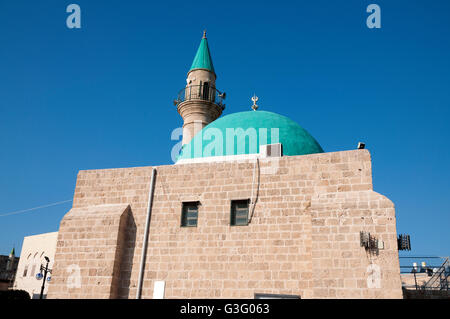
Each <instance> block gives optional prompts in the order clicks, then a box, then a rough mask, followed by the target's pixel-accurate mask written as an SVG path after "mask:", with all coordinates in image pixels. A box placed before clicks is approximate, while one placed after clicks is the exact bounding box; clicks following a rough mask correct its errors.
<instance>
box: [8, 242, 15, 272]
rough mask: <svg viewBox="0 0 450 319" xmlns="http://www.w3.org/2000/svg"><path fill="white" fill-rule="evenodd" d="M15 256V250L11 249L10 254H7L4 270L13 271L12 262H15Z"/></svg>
mask: <svg viewBox="0 0 450 319" xmlns="http://www.w3.org/2000/svg"><path fill="white" fill-rule="evenodd" d="M15 259H16V256H15V249H14V248H13V249H12V250H11V252H10V253H9V257H8V262H7V263H6V270H8V271H9V270H13V269H14V262H15Z"/></svg>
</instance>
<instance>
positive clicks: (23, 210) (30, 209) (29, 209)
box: [0, 199, 72, 217]
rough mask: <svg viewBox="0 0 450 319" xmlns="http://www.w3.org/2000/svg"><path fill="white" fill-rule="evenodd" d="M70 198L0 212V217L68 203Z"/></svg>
mask: <svg viewBox="0 0 450 319" xmlns="http://www.w3.org/2000/svg"><path fill="white" fill-rule="evenodd" d="M71 201H72V200H71V199H69V200H63V201H60V202H55V203H51V204H47V205H42V206H37V207H33V208H28V209H22V210H17V211H14V212H9V213H5V214H1V215H0V217H5V216H11V215H17V214H22V213H26V212H29V211H32V210H37V209H41V208H46V207H51V206H56V205H61V204H64V203H68V202H71Z"/></svg>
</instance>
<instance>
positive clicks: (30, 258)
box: [13, 232, 58, 298]
mask: <svg viewBox="0 0 450 319" xmlns="http://www.w3.org/2000/svg"><path fill="white" fill-rule="evenodd" d="M57 238H58V232H54V233H46V234H40V235H35V236H27V237H25V238H24V239H23V245H22V252H21V253H20V260H19V266H18V268H17V273H16V279H15V281H14V286H13V288H14V289H18V290H19V289H20V290H25V291H27V292H28V293H29V294H30V297H31V298H33V297H34V298H39V295H40V293H41V286H42V280H43V279H41V280H37V279H36V274H37V273H38V272H39V271H40V266H41V264H42V265H44V266H45V265H46V264H47V262H46V261H45V258H44V257H45V256H47V257H48V258H49V259H50V263H49V268H50V269H51V268H52V267H53V262H54V257H55V250H56V241H57ZM25 268H26V269H27V272H26V275H25V276H24V272H25ZM48 276H51V274H49V275H48ZM50 284H51V281H50V282H49V281H46V282H45V290H44V295H47V291H48V286H49V285H50Z"/></svg>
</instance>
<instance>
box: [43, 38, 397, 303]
mask: <svg viewBox="0 0 450 319" xmlns="http://www.w3.org/2000/svg"><path fill="white" fill-rule="evenodd" d="M216 77H217V76H216V71H215V69H214V67H213V62H212V58H211V53H210V50H209V47H208V40H207V38H206V34H205V33H204V35H203V38H202V39H201V42H200V46H199V48H198V51H197V53H196V55H195V58H194V61H193V64H192V66H191V68H190V70H189V72H188V74H187V80H186V86H185V88H183V89H182V90H181V91H180V93H179V94H178V96H177V97H176V99H175V101H174V105H175V107H176V109H177V111H178V113H179V114H180V116H181V117H182V118H183V122H184V124H183V140H182V145H183V146H182V148H181V151H180V152H179V155H178V157H177V161H176V163H175V164H174V165H164V166H153V167H132V168H117V169H99V170H85V171H80V172H79V173H78V176H77V182H76V187H75V193H74V197H73V207H72V209H71V210H70V211H69V212H67V214H66V215H65V216H64V218H63V219H62V221H61V223H60V229H59V232H58V237H57V244H56V253H55V261H54V265H53V272H52V280H51V285H50V286H49V291H48V295H47V298H402V288H401V280H400V266H399V259H398V248H397V233H396V220H395V208H394V204H393V203H392V202H391V201H390V200H389V199H388V198H386V197H385V196H383V195H381V194H379V193H377V192H375V191H374V190H373V186H372V162H371V156H370V153H369V152H368V150H366V149H364V148H358V149H354V150H348V151H340V152H332V153H326V152H324V150H323V149H322V147H321V146H320V144H319V143H318V142H317V141H316V140H315V139H314V137H313V136H312V135H310V134H309V133H308V132H307V131H306V130H305V129H303V128H302V127H301V126H300V125H299V124H297V123H296V122H295V121H294V120H292V119H290V118H287V117H285V116H283V115H280V114H276V113H272V112H266V111H261V110H258V105H257V100H258V99H257V97H256V96H254V97H253V106H252V108H253V110H251V111H247V112H239V113H234V114H229V115H226V116H221V115H222V112H223V110H224V109H225V99H226V94H225V93H224V92H222V91H219V90H218V89H217V88H216Z"/></svg>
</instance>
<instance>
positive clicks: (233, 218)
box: [230, 199, 250, 226]
mask: <svg viewBox="0 0 450 319" xmlns="http://www.w3.org/2000/svg"><path fill="white" fill-rule="evenodd" d="M249 202H250V200H248V199H244V200H232V201H231V214H230V225H231V226H247V225H248V206H249Z"/></svg>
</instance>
